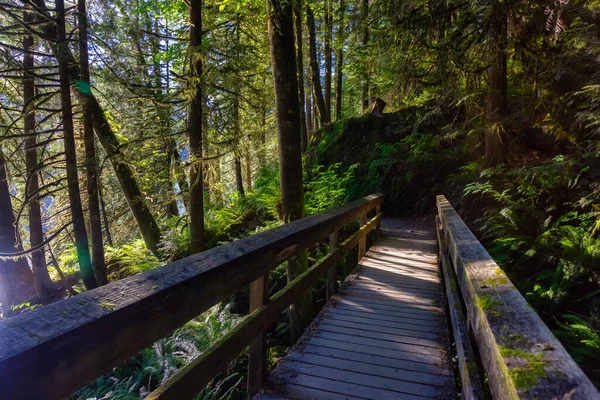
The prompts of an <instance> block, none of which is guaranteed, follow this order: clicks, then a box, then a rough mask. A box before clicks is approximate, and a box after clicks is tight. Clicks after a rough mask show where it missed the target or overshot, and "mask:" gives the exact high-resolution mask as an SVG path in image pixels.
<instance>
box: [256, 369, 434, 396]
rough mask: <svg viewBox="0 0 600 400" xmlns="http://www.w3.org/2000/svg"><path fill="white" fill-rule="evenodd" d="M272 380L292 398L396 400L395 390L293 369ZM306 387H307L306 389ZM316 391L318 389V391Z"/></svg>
mask: <svg viewBox="0 0 600 400" xmlns="http://www.w3.org/2000/svg"><path fill="white" fill-rule="evenodd" d="M273 381H274V383H275V388H276V389H278V390H281V391H283V392H284V393H286V394H287V393H289V394H290V395H291V396H292V398H296V399H299V400H305V399H315V400H317V399H319V400H321V399H336V400H337V399H339V397H331V396H332V395H342V396H347V397H344V398H348V399H353V398H358V399H369V400H398V393H397V392H392V391H389V390H384V389H378V388H374V387H369V386H362V385H357V384H354V383H348V382H339V381H337V380H333V379H327V378H323V377H319V376H314V375H304V374H298V373H296V372H293V371H286V372H283V371H282V372H280V373H278V374H277V375H276V376H275V377H273ZM307 388H308V389H309V390H308V391H307V390H306V389H307ZM311 390H312V391H311ZM317 391H320V393H319V392H317ZM313 396H314V397H313ZM288 398H289V397H288ZM259 399H261V397H259ZM402 399H403V400H404V399H406V400H423V397H420V396H411V395H404V396H403V397H402Z"/></svg>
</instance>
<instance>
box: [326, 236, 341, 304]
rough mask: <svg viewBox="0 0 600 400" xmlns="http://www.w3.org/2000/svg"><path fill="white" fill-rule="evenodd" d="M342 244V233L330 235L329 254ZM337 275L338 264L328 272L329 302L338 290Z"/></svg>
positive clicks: (327, 295)
mask: <svg viewBox="0 0 600 400" xmlns="http://www.w3.org/2000/svg"><path fill="white" fill-rule="evenodd" d="M339 242H340V232H339V231H337V232H333V233H332V234H331V235H329V253H332V252H333V251H335V249H336V248H337V247H338V244H339ZM337 275H338V268H337V264H336V265H334V266H333V267H331V268H330V269H329V271H327V293H326V298H327V300H329V299H330V298H331V296H333V295H334V294H335V292H336V290H337V287H336V286H337Z"/></svg>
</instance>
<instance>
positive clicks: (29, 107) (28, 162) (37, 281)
mask: <svg viewBox="0 0 600 400" xmlns="http://www.w3.org/2000/svg"><path fill="white" fill-rule="evenodd" d="M33 20H34V18H33V15H32V14H31V12H25V13H24V18H23V21H24V22H25V23H26V24H29V23H31V22H33ZM33 46H34V41H33V36H31V35H28V36H25V37H23V49H31V48H33ZM23 68H24V75H25V76H24V79H23V104H24V109H25V117H24V119H23V131H24V134H25V167H26V169H27V185H26V192H25V197H26V198H28V199H30V201H29V203H28V216H29V243H30V244H31V247H32V248H36V247H40V249H39V250H37V251H34V252H33V253H31V266H32V269H33V282H34V287H35V292H36V294H37V296H38V297H39V299H40V300H41V301H42V302H43V303H45V302H46V300H47V298H48V295H49V294H50V292H51V291H52V290H53V289H54V285H53V284H52V280H51V279H50V275H49V274H48V267H47V265H46V256H45V254H44V247H43V246H42V243H43V242H44V231H43V228H42V213H41V210H40V199H39V197H38V194H37V193H38V189H39V178H38V176H39V172H38V156H37V137H36V132H35V104H33V101H34V97H35V80H34V76H33V74H32V72H31V69H32V68H34V61H33V55H32V54H31V53H27V52H24V53H23ZM30 196H31V198H30ZM23 261H24V262H25V264H27V262H26V261H25V259H23ZM26 268H27V270H29V267H26Z"/></svg>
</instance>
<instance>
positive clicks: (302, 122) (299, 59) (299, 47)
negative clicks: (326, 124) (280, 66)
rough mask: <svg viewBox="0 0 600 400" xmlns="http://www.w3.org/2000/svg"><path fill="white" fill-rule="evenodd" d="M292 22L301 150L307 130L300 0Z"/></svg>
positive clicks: (295, 7)
mask: <svg viewBox="0 0 600 400" xmlns="http://www.w3.org/2000/svg"><path fill="white" fill-rule="evenodd" d="M294 23H295V27H296V71H297V72H298V98H299V99H300V130H301V132H302V137H301V139H302V152H305V151H306V149H307V148H308V130H307V127H306V113H305V111H304V99H305V97H306V94H305V93H304V58H303V55H302V0H297V1H296V2H294Z"/></svg>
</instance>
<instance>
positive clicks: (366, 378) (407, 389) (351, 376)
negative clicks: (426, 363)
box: [282, 359, 441, 398]
mask: <svg viewBox="0 0 600 400" xmlns="http://www.w3.org/2000/svg"><path fill="white" fill-rule="evenodd" d="M282 368H287V369H289V370H290V371H294V373H296V374H302V375H310V376H315V377H320V378H326V379H331V380H335V381H338V382H345V383H351V384H356V385H360V386H366V387H369V388H374V389H383V390H388V391H392V392H396V396H397V398H398V397H401V396H402V395H405V394H408V395H416V396H422V397H435V396H438V395H440V394H441V393H440V388H439V387H436V386H431V385H423V384H420V383H416V382H404V381H400V380H396V379H389V378H384V377H380V376H374V375H366V374H362V373H356V372H352V371H342V370H338V369H333V368H326V367H321V366H319V365H314V364H306V363H302V362H296V361H291V360H288V359H285V360H283V361H282Z"/></svg>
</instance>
